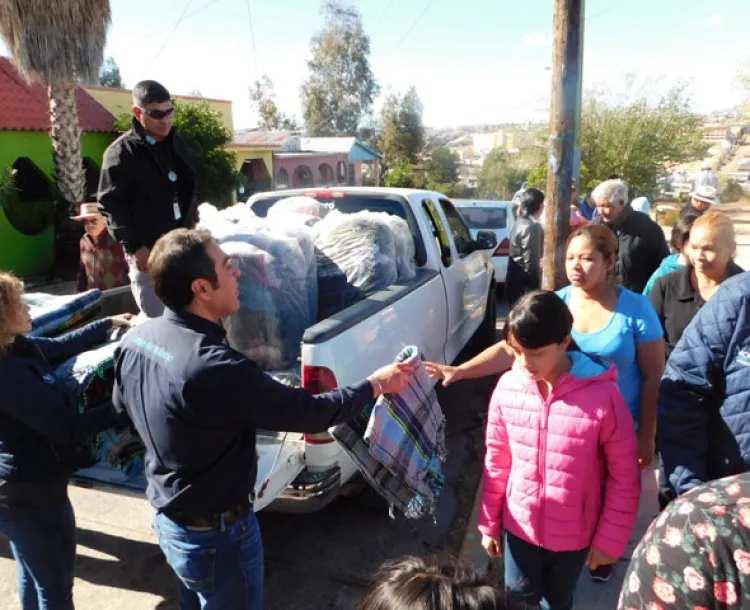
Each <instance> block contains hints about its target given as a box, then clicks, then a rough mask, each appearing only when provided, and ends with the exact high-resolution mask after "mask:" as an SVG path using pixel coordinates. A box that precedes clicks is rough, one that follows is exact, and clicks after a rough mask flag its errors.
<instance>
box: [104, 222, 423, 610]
mask: <svg viewBox="0 0 750 610" xmlns="http://www.w3.org/2000/svg"><path fill="white" fill-rule="evenodd" d="M148 264H149V271H150V274H151V276H152V278H153V280H154V288H155V290H156V294H157V296H158V297H159V298H160V299H161V301H162V302H163V303H164V305H165V306H166V308H167V309H166V311H165V313H164V315H163V316H162V317H161V318H155V319H153V320H149V321H148V322H145V323H144V324H142V325H140V326H138V327H137V328H135V329H134V330H133V331H131V332H130V333H128V335H127V336H126V337H125V339H124V340H123V343H122V345H121V347H120V348H119V352H118V355H117V363H116V368H115V390H114V396H113V401H114V404H115V406H116V407H117V408H118V409H119V410H120V411H123V410H124V411H127V414H128V415H129V416H130V419H131V420H132V422H133V424H134V426H135V428H136V429H137V431H138V433H139V435H140V437H141V439H142V440H143V442H144V444H145V445H146V458H145V469H146V478H147V480H148V489H147V495H148V498H149V500H150V502H151V504H152V506H153V507H154V509H155V511H156V515H155V517H154V529H155V530H156V534H157V537H158V538H159V544H160V546H161V548H162V551H163V552H164V555H165V556H166V558H167V561H168V563H169V564H170V565H171V566H172V569H173V570H174V571H175V573H176V574H177V577H178V580H179V583H180V608H181V609H182V610H188V609H190V610H193V609H198V608H203V609H205V610H214V609H222V610H234V609H243V610H245V609H247V610H251V609H252V610H261V608H262V607H263V547H262V543H261V539H260V532H259V531H258V524H257V521H256V520H255V515H254V513H253V510H252V501H251V495H252V492H253V489H254V487H255V478H256V472H257V464H256V460H257V456H256V447H255V442H256V441H255V436H256V430H257V428H264V429H268V430H285V431H290V432H322V431H324V430H326V429H328V428H329V427H331V426H333V425H336V424H339V423H344V422H347V421H351V420H353V419H355V418H356V417H357V416H358V415H359V414H360V413H361V411H362V409H364V407H365V406H367V405H368V404H369V403H371V402H372V401H373V399H374V398H375V397H377V396H379V395H380V394H383V393H394V392H400V391H402V390H403V389H405V388H406V386H407V384H408V382H409V378H410V376H411V374H412V373H413V367H410V366H406V365H404V364H394V365H391V366H387V367H385V368H383V369H380V370H379V371H376V372H375V373H373V375H372V376H370V377H369V379H367V380H365V381H363V382H362V383H360V384H358V385H356V386H353V387H349V388H344V389H341V390H337V391H334V392H329V393H327V394H321V395H319V396H311V395H310V394H308V393H307V392H305V391H304V390H302V389H294V388H290V387H287V386H285V385H282V384H280V383H278V382H276V381H274V380H273V379H272V378H271V377H269V376H267V375H266V374H265V373H264V372H263V371H262V370H261V369H260V368H259V367H258V366H257V365H256V364H255V363H254V362H252V361H251V360H248V359H247V358H246V357H245V356H243V355H242V354H240V353H239V352H237V351H235V350H233V349H232V348H230V347H228V346H227V345H226V344H225V342H224V337H225V333H224V330H223V328H222V327H221V326H219V324H218V321H219V320H221V319H222V318H224V317H226V316H229V315H231V314H233V313H235V312H237V311H238V309H239V306H240V305H239V290H238V285H237V278H238V277H239V270H238V269H237V268H236V267H235V266H234V265H233V264H232V262H231V260H230V258H229V257H228V256H227V255H226V254H225V253H224V252H223V251H222V250H221V248H220V247H219V246H218V244H217V243H216V242H215V241H213V239H212V238H211V235H210V233H208V232H207V231H202V230H188V229H176V230H174V231H171V232H170V233H167V234H166V235H165V236H163V237H161V238H160V239H159V240H158V241H157V242H156V244H155V245H154V248H153V250H152V252H151V254H150V256H149V261H148Z"/></svg>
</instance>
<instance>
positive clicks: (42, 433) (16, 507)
mask: <svg viewBox="0 0 750 610" xmlns="http://www.w3.org/2000/svg"><path fill="white" fill-rule="evenodd" d="M130 319H131V316H130V315H129V314H126V315H120V316H113V317H111V318H107V319H104V320H100V321H98V322H94V323H93V324H89V325H88V326H86V327H84V328H82V329H80V330H77V331H73V332H70V333H68V334H66V335H63V336H61V337H58V338H55V339H44V338H36V337H33V338H29V337H26V336H25V335H26V334H27V333H28V332H30V331H31V318H30V316H29V308H28V305H26V303H25V302H24V300H23V283H22V282H21V281H20V280H18V279H17V278H16V277H15V276H13V275H11V274H9V273H2V272H0V388H2V392H0V532H2V533H3V534H5V535H6V536H7V537H8V539H9V540H10V546H11V550H12V551H13V556H14V557H15V559H16V566H17V569H18V588H19V597H20V598H21V606H22V608H23V610H72V608H73V571H74V564H75V547H76V542H75V532H76V527H75V517H74V515H73V507H72V506H71V504H70V500H69V499H68V476H69V475H70V474H71V473H72V472H73V471H74V470H76V467H77V464H76V444H77V443H80V442H82V441H85V440H87V439H89V438H91V437H93V436H94V435H95V434H96V433H97V432H100V431H102V430H106V429H107V428H111V427H114V426H115V425H116V424H117V419H116V414H115V412H114V409H113V407H112V405H111V403H109V404H108V405H106V406H103V407H99V408H96V409H92V410H90V411H87V412H86V413H83V414H79V413H78V409H77V406H76V405H71V404H69V403H68V400H67V398H66V393H65V392H64V390H63V388H62V386H61V384H58V383H57V381H56V380H55V377H54V375H53V370H54V366H55V365H57V364H60V363H61V362H63V361H64V360H66V359H68V358H70V357H71V356H74V355H76V354H78V353H80V352H83V351H86V350H88V349H91V348H92V347H94V346H95V345H97V344H99V343H103V342H104V341H105V340H106V338H107V334H108V333H109V331H110V329H111V328H112V327H113V326H126V325H130Z"/></svg>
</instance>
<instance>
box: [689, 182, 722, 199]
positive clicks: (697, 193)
mask: <svg viewBox="0 0 750 610" xmlns="http://www.w3.org/2000/svg"><path fill="white" fill-rule="evenodd" d="M716 195H717V192H716V188H715V187H713V186H709V185H707V184H706V185H703V186H699V187H698V188H697V189H695V190H694V191H693V192H692V193H690V196H691V197H692V198H693V199H697V200H698V201H704V202H705V203H719V202H718V201H717V199H716Z"/></svg>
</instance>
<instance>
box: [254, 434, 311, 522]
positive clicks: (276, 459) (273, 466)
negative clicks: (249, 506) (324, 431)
mask: <svg viewBox="0 0 750 610" xmlns="http://www.w3.org/2000/svg"><path fill="white" fill-rule="evenodd" d="M298 437H299V435H297V434H292V433H290V434H289V435H288V436H287V437H286V440H283V439H284V436H283V435H281V434H280V435H278V436H277V437H275V438H274V437H270V436H269V437H266V436H262V435H258V445H257V451H258V476H257V477H256V478H255V511H256V512H257V511H259V510H262V509H263V508H265V507H266V506H268V505H269V504H270V503H271V502H272V501H273V500H275V499H276V497H277V496H278V495H279V494H280V493H281V492H282V491H284V490H285V489H286V487H287V486H288V485H289V484H290V483H291V482H292V481H294V479H295V478H296V477H297V475H298V474H299V473H300V472H302V470H303V469H304V468H305V444H304V442H302V441H300V440H297V439H298Z"/></svg>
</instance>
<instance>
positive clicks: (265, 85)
mask: <svg viewBox="0 0 750 610" xmlns="http://www.w3.org/2000/svg"><path fill="white" fill-rule="evenodd" d="M250 103H251V105H252V106H253V108H254V109H255V111H256V112H257V113H258V116H259V117H260V120H259V121H258V126H259V127H260V128H261V129H266V130H268V131H278V130H285V131H296V130H298V129H299V125H298V124H297V121H295V120H294V117H291V116H287V115H286V114H284V113H283V112H282V111H281V110H280V109H279V107H278V105H277V104H276V88H275V86H274V83H273V81H272V80H271V78H270V77H269V76H268V74H264V75H263V76H262V77H261V78H260V80H256V81H255V82H254V83H253V85H252V86H251V87H250Z"/></svg>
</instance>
